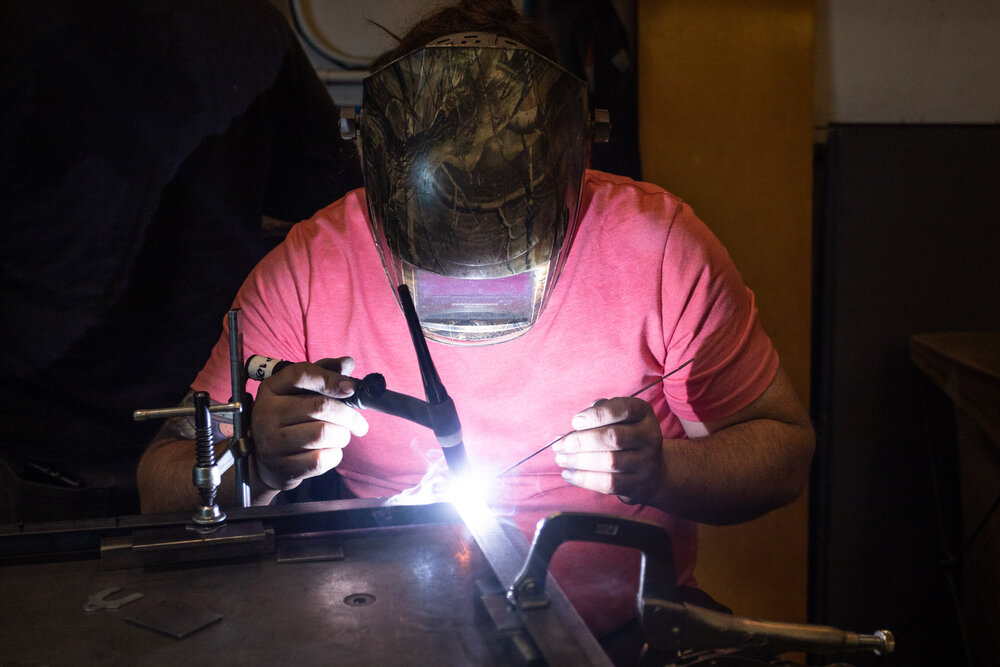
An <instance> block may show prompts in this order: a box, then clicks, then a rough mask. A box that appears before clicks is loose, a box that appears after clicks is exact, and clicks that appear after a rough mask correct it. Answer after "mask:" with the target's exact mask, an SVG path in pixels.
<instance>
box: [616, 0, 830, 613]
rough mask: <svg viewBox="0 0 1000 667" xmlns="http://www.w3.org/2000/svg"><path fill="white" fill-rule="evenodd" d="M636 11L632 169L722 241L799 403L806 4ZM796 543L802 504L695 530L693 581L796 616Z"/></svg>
mask: <svg viewBox="0 0 1000 667" xmlns="http://www.w3.org/2000/svg"><path fill="white" fill-rule="evenodd" d="M637 18H638V32H637V51H638V62H639V114H640V116H639V128H640V145H641V148H642V160H643V176H644V178H645V179H646V180H648V181H652V182H654V183H657V184H658V185H662V186H663V187H665V188H667V189H668V190H670V191H671V192H673V193H674V194H677V195H678V196H680V197H682V198H683V199H685V200H686V201H687V202H688V203H690V204H691V206H692V207H693V208H694V210H695V211H696V212H697V213H698V214H699V216H700V217H701V218H702V219H703V220H704V221H705V222H706V223H707V224H708V225H709V227H711V229H712V230H713V231H714V232H715V233H716V235H717V236H718V237H719V238H720V239H721V240H722V242H723V243H724V244H725V245H726V247H727V248H728V249H729V252H730V254H731V255H732V257H733V259H734V260H735V261H736V264H737V266H738V267H739V268H740V270H741V272H742V274H743V278H744V280H745V281H746V283H747V284H748V285H749V286H750V287H751V288H752V289H753V290H754V293H755V294H756V296H757V304H758V307H759V308H760V312H761V319H762V321H763V323H764V327H765V329H766V330H767V331H768V333H769V334H770V336H771V339H772V340H773V341H774V344H775V346H776V347H777V349H778V351H779V353H780V354H781V358H782V362H783V364H784V366H785V369H786V370H787V371H788V374H789V376H790V377H791V379H792V382H793V383H794V384H795V386H796V388H797V389H798V390H799V394H800V395H801V396H802V397H803V400H806V399H807V392H808V388H809V322H810V289H811V288H810V285H811V243H812V238H811V217H812V204H811V199H812V176H811V173H812V141H813V134H812V99H813V97H812V87H813V81H812V77H813V5H812V2H810V0H708V1H706V0H639V2H638V15H637ZM613 121H614V119H612V122H613ZM806 547H807V504H806V499H805V498H802V499H800V500H799V501H798V502H797V503H795V504H793V505H792V506H790V507H788V508H785V509H782V510H779V511H777V512H772V513H771V514H769V515H768V516H765V517H763V518H761V519H758V520H757V521H753V522H750V523H748V524H744V525H742V526H734V527H725V528H716V527H702V528H701V549H700V553H699V561H698V568H697V570H696V576H697V577H698V580H699V584H700V585H701V587H702V588H704V589H705V590H706V591H708V592H709V593H710V594H712V595H713V596H714V597H716V598H717V599H718V600H719V601H720V602H723V603H725V604H728V605H729V606H730V607H732V608H733V610H734V611H735V612H736V613H738V614H741V615H747V616H753V617H757V618H767V619H771V620H783V621H798V622H801V621H804V620H805V617H806V569H807V564H806V558H807V555H806Z"/></svg>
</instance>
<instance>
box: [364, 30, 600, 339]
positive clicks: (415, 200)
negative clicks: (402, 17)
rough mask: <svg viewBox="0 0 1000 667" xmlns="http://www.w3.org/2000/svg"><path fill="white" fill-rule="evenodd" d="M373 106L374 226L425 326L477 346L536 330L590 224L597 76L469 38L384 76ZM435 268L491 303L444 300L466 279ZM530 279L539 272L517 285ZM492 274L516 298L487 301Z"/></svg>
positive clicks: (494, 40)
mask: <svg viewBox="0 0 1000 667" xmlns="http://www.w3.org/2000/svg"><path fill="white" fill-rule="evenodd" d="M363 100H364V101H363V108H362V115H361V120H360V128H359V129H360V135H361V150H362V158H363V163H364V166H363V169H364V178H365V190H366V196H367V202H368V213H369V222H370V223H371V226H372V232H373V234H374V237H375V242H376V245H377V246H378V248H379V252H380V254H381V257H382V262H383V265H384V266H385V269H386V273H387V275H388V277H389V280H390V282H392V283H393V286H396V285H399V284H403V283H407V284H409V285H410V289H411V292H413V293H414V299H415V302H416V305H417V311H418V313H419V314H420V317H421V322H422V324H423V326H424V328H425V332H426V333H427V334H428V335H429V336H430V337H431V338H434V339H437V340H443V341H446V342H456V343H477V342H496V341H498V340H505V339H507V338H510V337H512V336H516V335H520V334H522V333H524V332H525V331H527V329H528V328H530V326H531V325H532V324H533V323H534V321H535V320H536V319H537V317H538V315H539V314H540V312H541V309H542V307H543V306H544V302H545V300H546V299H547V296H548V294H549V293H550V292H551V290H552V288H553V287H554V285H555V282H556V279H557V278H558V274H559V271H560V269H561V267H562V263H563V262H564V261H565V256H566V253H567V252H568V250H569V246H570V241H571V240H572V237H573V234H574V232H575V229H576V224H577V216H578V212H579V201H580V189H581V186H582V182H583V175H584V171H585V168H586V162H587V154H588V148H589V143H590V135H591V129H590V115H589V112H588V109H587V91H586V85H585V84H584V82H583V81H581V80H580V79H578V78H577V77H575V76H573V75H572V74H570V73H569V72H567V71H566V70H564V69H563V68H561V67H560V66H558V65H557V64H556V63H554V62H552V61H551V60H549V59H547V58H545V57H544V56H542V55H540V54H538V53H537V52H535V51H533V50H531V49H529V48H528V47H526V46H524V45H522V44H520V43H519V42H516V41H514V40H511V39H508V38H505V37H500V36H497V35H493V34H485V33H459V34H454V35H448V36H446V37H442V38H440V39H437V40H435V41H434V42H432V43H430V44H428V45H426V46H425V47H423V48H421V49H419V50H417V51H414V52H412V53H409V54H407V55H405V56H403V57H401V58H399V59H397V60H395V61H393V62H390V63H388V64H387V65H385V66H384V67H382V68H380V69H379V70H378V71H376V72H374V73H373V74H372V75H371V76H369V77H368V78H366V79H365V81H364V97H363ZM423 273H429V274H433V275H435V276H439V277H441V278H442V279H456V280H462V281H467V282H465V283H463V284H464V285H465V287H462V288H461V289H459V290H458V291H462V290H464V289H466V288H469V289H472V288H474V289H475V291H476V292H477V294H478V296H476V297H475V298H474V299H473V300H474V301H476V302H477V303H478V304H479V305H477V306H469V303H471V302H469V301H466V302H464V303H463V304H455V303H453V304H451V306H449V307H448V308H444V307H443V306H442V305H441V304H442V302H441V301H440V300H438V301H437V302H436V303H437V304H438V305H437V306H432V305H431V297H433V296H434V294H430V293H429V292H431V293H434V292H436V293H437V294H438V296H440V294H441V293H442V289H443V290H444V292H447V293H448V294H450V295H451V296H452V297H454V293H455V291H456V289H457V288H456V285H457V284H458V283H453V282H450V281H444V282H445V283H447V286H446V287H444V288H441V284H442V280H441V279H439V280H437V281H436V282H435V280H434V279H433V278H432V277H431V276H424V277H425V278H426V279H425V280H420V275H421V274H423ZM522 274H530V277H531V279H530V280H520V281H517V280H513V281H512V280H507V281H504V280H503V279H505V278H512V277H513V276H519V275H522ZM489 280H500V282H497V283H495V285H501V286H503V290H502V291H504V292H505V293H507V296H505V297H503V298H501V299H500V300H499V301H498V300H496V299H494V300H492V301H491V300H490V299H489V298H487V299H485V300H484V299H483V298H482V292H483V291H484V290H485V291H486V292H491V291H493V289H492V288H491V287H489V283H487V282H483V281H489ZM468 281H477V283H476V284H475V285H472V284H471V282H468ZM435 285H436V286H437V287H434V286H435ZM511 290H513V292H516V293H517V294H516V295H515V298H514V301H516V302H517V303H518V304H519V305H515V306H513V310H514V311H517V312H516V313H515V312H507V311H510V309H511V307H510V303H509V302H510V299H509V298H508V297H510V292H511ZM422 291H423V292H424V296H426V297H427V298H426V299H422V298H421V292H422ZM521 291H527V292H528V293H527V294H520V292H521ZM422 302H423V307H422ZM501 302H505V303H508V305H506V306H505V305H503V303H501ZM442 308H444V310H448V309H449V308H450V311H451V312H450V313H447V314H446V313H444V312H443V310H442ZM491 309H492V310H493V311H504V312H491ZM463 313H464V314H463ZM435 319H441V320H442V323H441V324H440V326H437V327H436V325H435V324H434V320H435ZM443 320H447V322H444V321H443Z"/></svg>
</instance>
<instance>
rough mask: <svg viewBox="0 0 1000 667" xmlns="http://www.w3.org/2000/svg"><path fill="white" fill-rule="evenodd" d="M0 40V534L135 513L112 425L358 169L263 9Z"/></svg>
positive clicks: (352, 181)
mask: <svg viewBox="0 0 1000 667" xmlns="http://www.w3.org/2000/svg"><path fill="white" fill-rule="evenodd" d="M0 42H2V43H3V45H4V47H3V50H2V56H0V58H2V59H0V100H2V102H0V146H2V147H3V149H2V153H0V206H2V218H3V224H2V226H0V229H2V232H0V233H2V237H0V286H2V304H0V331H2V336H0V354H2V367H3V370H4V372H3V375H2V381H0V406H2V414H0V523H2V522H5V521H35V520H50V519H70V518H78V517H94V516H105V515H106V516H114V515H121V514H128V513H136V512H138V500H137V496H136V493H135V466H136V461H137V459H138V457H139V455H140V454H141V453H142V451H143V449H144V447H145V445H146V444H147V443H148V442H149V440H150V439H151V438H152V436H153V434H154V433H155V432H156V430H157V428H159V424H158V423H156V422H143V423H134V422H133V421H132V419H131V413H132V411H133V410H134V409H136V408H142V407H162V406H167V405H172V404H174V403H175V402H176V397H177V396H178V395H180V394H183V393H184V390H185V389H186V387H187V386H188V384H189V383H190V382H191V380H192V378H193V377H194V375H195V374H196V372H197V371H198V369H199V368H200V367H201V365H202V363H203V361H204V358H205V357H206V356H207V353H208V351H209V350H210V349H211V347H212V344H213V343H214V342H215V340H216V338H217V336H218V331H219V328H220V324H221V321H222V319H223V318H224V317H225V314H226V311H227V309H228V307H229V304H230V303H231V300H232V298H233V295H234V294H235V293H236V290H237V288H238V287H239V285H240V284H241V282H242V281H243V279H244V277H245V276H246V274H247V272H248V271H249V270H250V269H251V268H252V267H253V266H254V265H255V264H256V263H257V261H258V260H260V259H261V258H262V257H263V256H264V254H266V252H267V251H268V250H269V249H270V248H271V247H272V246H273V245H275V244H276V242H277V241H279V240H280V237H281V233H282V232H283V231H286V230H287V227H288V226H290V224H291V223H294V222H296V221H298V220H300V219H303V218H305V217H308V216H309V215H310V214H312V213H313V212H314V211H315V210H317V209H318V208H321V207H322V206H325V205H326V204H327V203H329V202H330V201H333V200H335V199H337V198H338V197H340V196H341V195H343V194H344V193H345V192H347V191H348V190H350V189H351V188H353V187H356V186H358V185H360V183H361V177H360V170H359V165H358V160H357V158H356V156H355V155H354V154H353V152H351V149H350V148H349V147H348V144H347V142H343V141H341V140H340V138H339V136H338V129H337V120H338V111H337V109H336V107H335V106H334V103H333V101H332V100H331V99H330V97H329V95H328V94H327V91H326V90H325V89H324V87H323V85H322V83H321V82H320V81H319V79H318V78H317V76H316V73H315V71H314V70H313V69H312V67H311V65H310V63H309V61H308V59H307V57H306V55H305V54H304V53H303V51H302V49H301V47H300V46H299V44H298V42H297V40H296V37H295V34H294V32H293V31H292V30H291V28H290V26H289V24H288V22H287V21H286V20H285V17H283V16H282V15H281V13H280V12H278V11H277V10H276V9H275V8H274V7H273V6H272V5H271V4H270V3H269V2H267V1H266V0H254V1H250V0H213V1H212V2H203V1H202V0H151V1H144V2H134V0H99V1H82V2H81V1H66V2H45V3H15V4H14V5H13V6H12V7H10V8H9V9H8V11H5V12H4V16H3V17H2V18H0ZM265 223H270V224H265ZM268 229H272V230H276V232H277V233H276V234H271V235H269V234H268V233H267V230H268Z"/></svg>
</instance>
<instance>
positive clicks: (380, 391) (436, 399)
mask: <svg viewBox="0 0 1000 667" xmlns="http://www.w3.org/2000/svg"><path fill="white" fill-rule="evenodd" d="M398 292H399V303H400V305H401V306H402V308H403V314H404V315H405V316H406V323H407V326H408V327H409V331H410V338H411V339H412V340H413V348H414V350H415V351H416V353H417V362H418V364H419V366H420V377H421V379H422V380H423V384H424V393H425V394H426V395H427V400H426V401H422V400H420V399H419V398H414V397H413V396H408V395H406V394H400V393H398V392H395V391H391V390H389V389H387V388H386V383H385V377H383V376H382V374H381V373H369V374H368V375H366V376H365V377H364V378H361V379H357V378H349V379H350V380H351V381H353V382H354V393H353V394H351V395H350V396H348V397H347V398H341V399H337V400H339V401H342V402H344V403H346V404H347V405H349V406H351V407H352V408H356V409H368V410H375V411H376V412H382V413H385V414H387V415H392V416H394V417H400V418H402V419H406V420H407V421H411V422H414V423H416V424H420V425H421V426H425V427H427V428H429V429H431V430H432V431H434V437H435V438H436V439H437V441H438V444H439V445H441V451H442V452H444V460H445V462H446V463H447V464H448V469H449V470H450V471H451V472H452V474H454V475H460V474H462V473H464V472H465V471H467V470H468V469H469V460H468V457H467V455H466V453H465V445H464V444H463V442H462V425H461V423H460V422H459V421H458V411H457V410H456V409H455V402H454V401H453V400H452V399H451V397H450V396H448V392H447V391H445V388H444V384H443V383H442V382H441V379H440V378H439V377H438V374H437V370H436V369H435V368H434V362H433V361H431V354H430V351H429V350H428V349H427V341H426V340H424V334H423V331H422V330H421V328H420V320H419V319H418V317H417V311H416V308H414V306H413V299H412V298H411V297H410V291H409V289H407V287H406V285H400V286H399V289H398ZM292 363H294V362H291V361H283V360H280V359H274V358H272V357H266V356H263V355H259V354H256V355H253V356H251V357H250V358H249V359H247V363H246V371H247V378H248V379H250V380H258V381H260V380H264V379H267V378H268V377H270V376H272V375H274V374H275V373H277V372H278V371H280V370H281V369H283V368H285V367H286V366H290V365H291V364H292Z"/></svg>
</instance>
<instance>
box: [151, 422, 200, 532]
mask: <svg viewBox="0 0 1000 667" xmlns="http://www.w3.org/2000/svg"><path fill="white" fill-rule="evenodd" d="M194 451H195V449H194V442H193V441H190V440H158V441H156V442H153V443H152V444H151V445H150V446H149V448H148V449H146V452H145V453H144V454H143V455H142V458H141V459H140V460H139V469H138V472H137V474H136V479H137V482H138V485H139V503H140V506H141V509H142V513H143V514H159V513H163V512H180V511H187V510H192V509H194V508H196V507H198V505H199V504H200V500H199V497H198V491H197V489H195V487H194V484H193V483H192V481H191V470H192V467H193V466H194V463H195V456H194Z"/></svg>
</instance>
